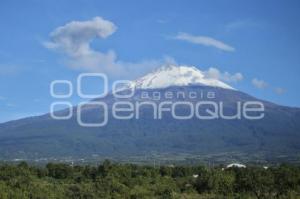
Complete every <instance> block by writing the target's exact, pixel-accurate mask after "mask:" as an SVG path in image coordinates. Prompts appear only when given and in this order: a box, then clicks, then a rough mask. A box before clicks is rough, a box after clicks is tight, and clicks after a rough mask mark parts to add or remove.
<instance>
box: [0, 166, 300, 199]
mask: <svg viewBox="0 0 300 199" xmlns="http://www.w3.org/2000/svg"><path fill="white" fill-rule="evenodd" d="M27 198H30V199H46V198H51V199H56V198H57V199H64V198H72V199H94V198H95V199H96V198H97V199H102V198H105V199H106V198H107V199H110V198H111V199H118V198H120V199H143V198H145V199H146V198H149V199H150V198H161V199H171V198H191V199H193V198H195V199H196V198H199V199H210V198H211V199H212V198H224V199H225V198H226V199H230V198H234V199H236V198H240V199H251V198H257V199H270V198H277V199H281V198H282V199H285V198H291V199H296V198H300V167H299V166H295V165H281V166H276V167H270V168H267V169H266V168H262V167H258V166H253V167H247V168H236V167H232V168H225V169H224V168H223V167H221V166H218V167H214V168H208V167H205V166H201V165H199V166H173V165H170V166H167V165H165V166H160V167H152V166H148V165H134V164H118V163H112V162H110V161H108V160H106V161H104V162H103V163H101V164H99V165H98V166H90V165H75V166H72V165H68V164H61V163H48V164H47V165H46V166H33V165H29V164H27V163H26V162H21V163H19V164H17V165H14V164H0V199H27Z"/></svg>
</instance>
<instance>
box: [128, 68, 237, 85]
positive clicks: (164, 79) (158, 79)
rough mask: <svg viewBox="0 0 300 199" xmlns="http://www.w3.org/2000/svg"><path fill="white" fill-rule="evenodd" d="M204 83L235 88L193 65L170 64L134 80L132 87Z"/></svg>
mask: <svg viewBox="0 0 300 199" xmlns="http://www.w3.org/2000/svg"><path fill="white" fill-rule="evenodd" d="M188 85H202V86H212V87H220V88H224V89H234V88H232V87H231V86H229V85H228V84H226V83H224V82H222V81H220V80H218V79H213V78H209V77H207V76H206V75H205V73H204V72H202V71H201V70H199V69H197V68H196V67H193V66H174V65H168V66H163V67H161V68H158V69H157V70H155V71H154V72H152V73H149V74H147V75H145V76H143V77H141V78H139V79H137V80H135V81H132V83H131V85H130V86H131V87H135V88H136V89H156V88H166V87H169V86H188Z"/></svg>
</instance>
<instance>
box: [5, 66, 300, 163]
mask: <svg viewBox="0 0 300 199" xmlns="http://www.w3.org/2000/svg"><path fill="white" fill-rule="evenodd" d="M133 90H134V93H133V92H132V91H133ZM121 92H122V94H130V93H131V94H132V93H133V94H132V95H130V97H129V98H126V99H124V98H117V97H116V96H115V95H114V94H113V93H112V92H110V93H108V95H106V96H105V97H103V98H98V99H93V100H92V101H91V102H90V103H86V104H85V105H83V106H80V107H78V106H75V107H73V108H72V110H71V112H72V116H71V117H70V118H69V119H67V120H57V119H53V118H52V117H51V114H45V115H41V116H36V117H30V118H24V119H20V120H16V121H10V122H6V123H3V124H0V158H1V159H2V160H12V159H26V160H41V159H45V160H53V159H72V160H79V159H80V160H82V159H84V160H86V161H87V160H91V159H102V158H115V159H120V160H134V161H147V160H149V159H150V160H151V159H153V158H158V159H160V160H162V161H166V162H168V161H190V162H193V161H214V162H222V163H223V162H231V161H233V160H239V161H244V162H264V163H265V162H281V161H282V162H298V161H299V155H300V109H299V108H294V107H286V106H280V105H277V104H275V103H272V102H268V101H265V100H260V99H257V98H255V97H253V96H250V95H248V94H246V93H244V92H242V91H239V90H237V89H235V88H233V87H231V86H230V85H228V84H226V83H224V82H222V81H220V80H217V79H214V78H210V77H209V76H207V75H206V73H205V72H202V71H200V70H199V69H197V68H196V67H189V66H163V67H161V68H159V69H157V70H155V71H153V72H152V73H149V74H147V75H145V76H143V77H141V78H139V79H137V80H134V81H131V82H130V83H128V84H126V85H125V86H124V88H123V89H122V90H121ZM191 93H192V95H191ZM212 94H213V95H214V97H212V96H210V95H212ZM165 101H169V102H170V104H169V107H168V106H167V105H166V107H165V108H170V107H172V104H174V103H177V104H178V106H176V110H175V111H174V112H176V114H177V115H179V116H186V115H189V113H190V112H191V109H190V106H187V104H190V105H195V106H196V105H197V103H199V102H202V103H204V105H203V106H201V108H199V109H198V111H199V112H201V113H203V114H208V115H209V114H210V113H211V111H212V109H213V108H214V106H213V105H212V104H213V103H216V104H218V105H220V104H221V105H222V107H221V108H222V112H223V114H224V115H227V116H234V115H235V114H236V113H238V111H239V110H238V109H239V106H238V105H239V104H241V105H244V104H245V103H247V102H259V103H261V104H262V105H263V106H264V111H263V117H262V118H259V119H254V120H252V119H251V120H249V119H247V118H244V117H240V118H235V117H233V119H228V118H227V119H224V118H220V117H215V118H212V119H209V120H202V119H199V118H197V117H191V118H189V119H184V120H178V119H176V118H174V117H173V116H172V115H171V111H164V112H163V113H162V116H161V118H158V117H154V116H155V109H154V107H155V106H159V104H161V103H163V102H165ZM207 101H209V103H207ZM98 102H101V103H102V104H103V103H104V104H106V105H107V112H104V109H103V107H99V106H97V103H98ZM205 102H206V103H205ZM116 103H119V104H120V107H119V109H120V110H121V109H122V108H123V109H122V110H123V113H120V115H119V116H120V117H126V116H129V115H131V113H130V110H129V109H128V103H131V104H133V106H134V111H132V114H133V116H132V117H130V118H129V119H116V117H115V116H114V115H113V114H114V108H116V105H115V104H116ZM122 104H123V106H125V107H121V106H122ZM126 104H127V105H126ZM137 104H138V105H139V109H138V111H136V107H137ZM141 104H143V105H141ZM126 106H127V107H126ZM124 108H125V109H124ZM221 108H220V107H218V110H219V109H221ZM79 109H80V111H78V110H79ZM68 111H70V110H61V111H58V112H56V113H55V114H56V115H64V114H68ZM241 111H242V110H241ZM120 112H122V111H120ZM122 114H123V115H122ZM137 114H138V118H137ZM156 116H157V115H156ZM78 118H80V119H81V120H82V121H84V123H88V124H94V123H97V122H99V121H104V120H105V119H107V123H106V124H105V125H103V126H97V127H85V126H82V125H79V123H78Z"/></svg>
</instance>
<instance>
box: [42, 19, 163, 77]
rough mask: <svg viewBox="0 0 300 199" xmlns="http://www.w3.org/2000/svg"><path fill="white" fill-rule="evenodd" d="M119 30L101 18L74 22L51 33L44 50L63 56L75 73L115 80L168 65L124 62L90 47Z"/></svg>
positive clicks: (111, 53)
mask: <svg viewBox="0 0 300 199" xmlns="http://www.w3.org/2000/svg"><path fill="white" fill-rule="evenodd" d="M116 30H117V26H116V25H115V24H114V23H113V22H111V21H108V20H105V19H103V18H101V17H95V18H93V19H91V20H88V21H72V22H70V23H67V24H65V25H64V26H60V27H58V28H56V29H55V30H54V31H53V32H51V33H50V40H51V41H48V42H44V46H45V47H46V48H48V49H52V50H55V51H58V52H61V53H62V54H64V55H65V56H66V57H67V59H66V63H67V65H68V66H69V67H71V68H73V69H78V70H83V71H89V72H102V73H106V74H107V75H110V76H112V77H126V78H128V77H135V76H137V75H140V73H142V72H144V71H147V70H150V69H153V68H155V67H158V66H159V65H161V64H162V63H164V62H165V61H164V60H163V59H160V60H143V61H140V62H137V63H130V62H124V61H121V60H118V59H117V54H116V53H115V52H114V51H113V50H109V51H108V52H100V51H97V50H95V49H93V48H92V47H91V42H92V41H93V40H94V39H96V38H100V39H106V38H107V37H109V36H111V35H112V34H113V33H114V32H115V31H116Z"/></svg>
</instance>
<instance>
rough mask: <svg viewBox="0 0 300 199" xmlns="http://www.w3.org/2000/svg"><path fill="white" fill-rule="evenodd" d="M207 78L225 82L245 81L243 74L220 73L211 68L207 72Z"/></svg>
mask: <svg viewBox="0 0 300 199" xmlns="http://www.w3.org/2000/svg"><path fill="white" fill-rule="evenodd" d="M205 75H206V77H207V78H212V79H218V80H222V81H225V82H238V81H241V80H243V78H244V77H243V75H242V74H241V73H235V74H230V73H229V72H223V73H222V72H220V71H219V70H218V69H217V68H213V67H211V68H209V69H208V70H207V71H205Z"/></svg>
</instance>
